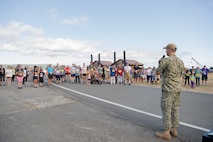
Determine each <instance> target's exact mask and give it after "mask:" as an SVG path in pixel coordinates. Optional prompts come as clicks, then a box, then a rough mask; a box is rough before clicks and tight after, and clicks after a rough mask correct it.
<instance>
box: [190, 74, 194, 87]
mask: <svg viewBox="0 0 213 142" xmlns="http://www.w3.org/2000/svg"><path fill="white" fill-rule="evenodd" d="M190 81H191V88H192V89H194V84H195V76H194V73H191V75H190Z"/></svg>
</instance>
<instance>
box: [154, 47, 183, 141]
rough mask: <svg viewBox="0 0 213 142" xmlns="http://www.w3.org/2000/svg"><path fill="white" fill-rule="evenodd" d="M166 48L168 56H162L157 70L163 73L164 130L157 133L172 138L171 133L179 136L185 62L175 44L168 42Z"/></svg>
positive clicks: (162, 108) (168, 138)
mask: <svg viewBox="0 0 213 142" xmlns="http://www.w3.org/2000/svg"><path fill="white" fill-rule="evenodd" d="M164 49H166V53H167V56H168V58H162V59H161V60H160V61H159V67H158V68H157V70H156V72H157V74H162V85H161V88H162V97H161V110H162V121H163V128H164V131H163V132H157V133H156V134H155V135H156V136H157V137H159V138H162V139H166V140H171V135H172V136H175V137H177V129H176V127H177V126H178V124H179V106H180V96H181V90H182V87H181V76H182V75H183V73H184V64H183V61H182V60H181V59H179V58H178V57H176V55H175V52H176V50H177V47H176V45H175V44H168V45H167V46H166V47H164Z"/></svg>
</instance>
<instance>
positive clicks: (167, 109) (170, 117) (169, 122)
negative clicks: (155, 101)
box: [161, 90, 181, 130]
mask: <svg viewBox="0 0 213 142" xmlns="http://www.w3.org/2000/svg"><path fill="white" fill-rule="evenodd" d="M180 94H181V92H168V91H164V90H162V97H161V110H162V115H163V116H162V121H163V129H164V130H170V129H171V127H177V126H178V124H179V107H180Z"/></svg>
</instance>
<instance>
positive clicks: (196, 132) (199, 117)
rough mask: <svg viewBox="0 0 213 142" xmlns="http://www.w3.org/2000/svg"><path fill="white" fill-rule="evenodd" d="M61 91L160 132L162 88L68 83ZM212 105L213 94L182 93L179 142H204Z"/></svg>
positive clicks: (210, 126)
mask: <svg viewBox="0 0 213 142" xmlns="http://www.w3.org/2000/svg"><path fill="white" fill-rule="evenodd" d="M67 88H69V89H67ZM60 90H63V91H65V92H67V93H68V94H69V92H70V96H71V97H75V98H78V99H80V100H81V101H84V102H87V103H89V104H92V105H93V106H96V107H100V108H102V109H103V110H105V111H107V112H108V113H112V114H114V115H118V116H120V117H122V118H124V119H128V120H131V121H132V122H134V123H136V124H138V125H142V126H145V127H147V128H149V129H150V130H153V131H157V130H161V124H162V123H161V119H160V117H161V109H160V97H161V89H160V88H155V87H152V88H150V87H143V86H135V85H130V86H129V85H108V84H102V85H90V86H88V85H79V84H69V83H68V84H64V85H63V87H62V88H61V87H60ZM73 91H74V92H73ZM75 91H76V92H75ZM82 93H83V94H82ZM91 96H92V97H91ZM93 97H94V98H93ZM102 99H103V100H102ZM212 104H213V94H205V93H195V92H182V101H181V107H180V121H181V124H180V127H179V128H178V129H179V138H180V140H182V141H202V134H203V133H206V131H209V130H210V129H213V120H212V118H213V109H212Z"/></svg>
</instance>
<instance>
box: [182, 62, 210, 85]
mask: <svg viewBox="0 0 213 142" xmlns="http://www.w3.org/2000/svg"><path fill="white" fill-rule="evenodd" d="M208 73H209V69H208V68H206V66H204V67H203V68H202V69H200V68H199V67H197V68H196V69H195V68H194V66H192V68H191V69H186V72H185V76H184V80H185V81H184V85H185V86H186V85H188V86H191V88H192V89H193V88H195V86H196V87H199V86H200V85H202V86H204V85H205V86H207V80H208ZM200 80H202V84H201V81H200Z"/></svg>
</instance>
